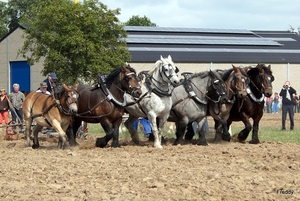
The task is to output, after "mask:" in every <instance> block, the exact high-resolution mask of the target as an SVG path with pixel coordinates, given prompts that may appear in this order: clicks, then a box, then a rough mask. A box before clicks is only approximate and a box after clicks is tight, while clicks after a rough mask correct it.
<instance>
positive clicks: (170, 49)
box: [128, 47, 300, 54]
mask: <svg viewBox="0 0 300 201" xmlns="http://www.w3.org/2000/svg"><path fill="white" fill-rule="evenodd" d="M128 50H129V51H132V52H134V51H142V52H145V51H151V52H156V51H157V52H161V51H165V52H203V53H207V52H221V53H222V52H224V53H230V52H231V53H277V54H278V53H290V54H291V53H292V54H300V50H293V49H281V50H274V49H239V48H233V49H229V48H169V47H129V48H128Z"/></svg>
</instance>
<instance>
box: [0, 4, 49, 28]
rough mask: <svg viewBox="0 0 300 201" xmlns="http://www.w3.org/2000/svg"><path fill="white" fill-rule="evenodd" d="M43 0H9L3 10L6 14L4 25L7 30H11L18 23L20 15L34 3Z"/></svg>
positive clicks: (27, 10)
mask: <svg viewBox="0 0 300 201" xmlns="http://www.w3.org/2000/svg"><path fill="white" fill-rule="evenodd" d="M41 2H43V0H10V1H8V4H7V7H6V9H5V11H4V14H5V16H6V19H5V20H6V25H7V27H8V28H9V30H12V29H13V28H15V27H16V26H18V25H19V24H20V22H21V21H22V17H23V15H24V14H25V13H26V12H29V11H30V10H31V8H32V7H33V6H34V5H38V4H40V3H41Z"/></svg>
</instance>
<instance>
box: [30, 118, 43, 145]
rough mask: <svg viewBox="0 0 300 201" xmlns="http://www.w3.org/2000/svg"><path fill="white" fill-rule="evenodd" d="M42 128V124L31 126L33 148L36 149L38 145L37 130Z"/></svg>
mask: <svg viewBox="0 0 300 201" xmlns="http://www.w3.org/2000/svg"><path fill="white" fill-rule="evenodd" d="M42 128H43V126H40V125H38V124H36V125H35V126H34V128H33V145H32V148H33V149H38V148H39V147H40V143H39V139H38V134H39V131H40V130H42ZM26 129H27V128H26Z"/></svg>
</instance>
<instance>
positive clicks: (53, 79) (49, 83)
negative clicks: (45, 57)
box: [44, 73, 57, 93]
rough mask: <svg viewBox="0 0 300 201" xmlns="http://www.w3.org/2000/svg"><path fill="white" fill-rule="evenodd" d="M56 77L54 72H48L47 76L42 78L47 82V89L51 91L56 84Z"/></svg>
mask: <svg viewBox="0 0 300 201" xmlns="http://www.w3.org/2000/svg"><path fill="white" fill-rule="evenodd" d="M56 81H57V77H56V74H55V73H50V74H49V75H48V78H46V79H45V80H44V82H46V83H47V91H49V92H50V93H52V89H53V88H54V87H55V86H56Z"/></svg>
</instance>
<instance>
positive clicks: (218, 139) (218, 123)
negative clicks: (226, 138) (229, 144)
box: [214, 119, 223, 143]
mask: <svg viewBox="0 0 300 201" xmlns="http://www.w3.org/2000/svg"><path fill="white" fill-rule="evenodd" d="M214 121H215V130H216V133H215V139H214V142H215V143H218V142H221V141H222V131H223V130H222V123H221V119H220V120H217V119H214Z"/></svg>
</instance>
